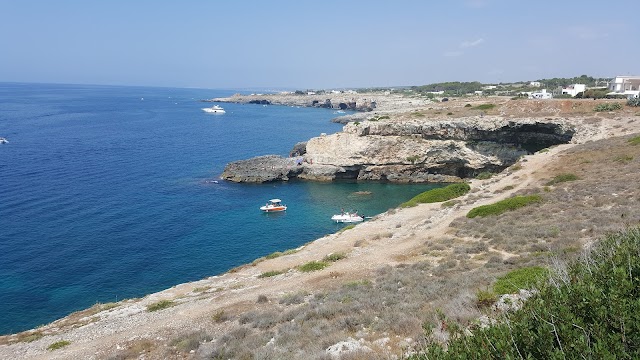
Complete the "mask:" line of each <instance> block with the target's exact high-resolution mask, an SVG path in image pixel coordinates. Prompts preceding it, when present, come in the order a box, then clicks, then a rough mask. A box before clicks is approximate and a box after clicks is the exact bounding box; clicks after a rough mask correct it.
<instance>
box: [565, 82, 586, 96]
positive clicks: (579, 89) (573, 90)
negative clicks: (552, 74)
mask: <svg viewBox="0 0 640 360" xmlns="http://www.w3.org/2000/svg"><path fill="white" fill-rule="evenodd" d="M585 90H587V85H585V84H573V85H569V86H567V87H566V88H562V94H563V95H564V94H568V95H571V97H576V95H578V94H579V93H584V91H585Z"/></svg>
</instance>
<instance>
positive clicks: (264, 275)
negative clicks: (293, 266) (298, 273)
mask: <svg viewBox="0 0 640 360" xmlns="http://www.w3.org/2000/svg"><path fill="white" fill-rule="evenodd" d="M285 272H286V270H271V271H267V272H263V273H262V274H260V275H258V278H268V277H272V276H277V275H280V274H284V273H285Z"/></svg>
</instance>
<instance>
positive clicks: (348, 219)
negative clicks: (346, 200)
mask: <svg viewBox="0 0 640 360" xmlns="http://www.w3.org/2000/svg"><path fill="white" fill-rule="evenodd" d="M331 220H333V221H335V222H337V223H354V222H361V221H364V216H362V215H358V212H357V211H356V212H354V213H348V212H343V213H340V214H337V215H333V216H332V217H331Z"/></svg>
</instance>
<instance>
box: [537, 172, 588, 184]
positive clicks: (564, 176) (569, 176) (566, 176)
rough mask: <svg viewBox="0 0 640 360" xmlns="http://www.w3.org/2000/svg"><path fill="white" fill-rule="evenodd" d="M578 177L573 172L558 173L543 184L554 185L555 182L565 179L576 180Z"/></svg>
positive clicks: (561, 181)
mask: <svg viewBox="0 0 640 360" xmlns="http://www.w3.org/2000/svg"><path fill="white" fill-rule="evenodd" d="M578 179H580V178H579V177H577V176H576V175H574V174H560V175H556V176H555V177H554V178H553V179H551V180H550V181H548V182H547V183H546V184H545V185H546V186H551V185H555V184H559V183H563V182H567V181H576V180H578Z"/></svg>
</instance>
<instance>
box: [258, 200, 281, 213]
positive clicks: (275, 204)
mask: <svg viewBox="0 0 640 360" xmlns="http://www.w3.org/2000/svg"><path fill="white" fill-rule="evenodd" d="M260 210H262V211H264V212H278V211H285V210H287V206H286V205H283V204H282V200H280V199H271V200H269V202H267V204H266V205H264V206H261V207H260Z"/></svg>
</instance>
